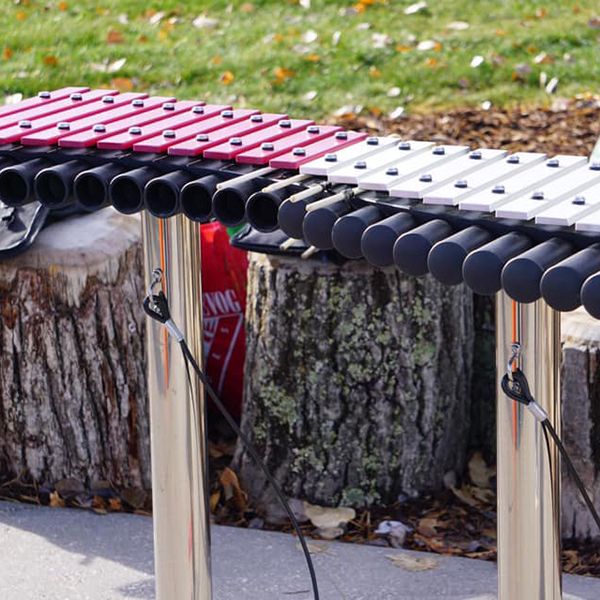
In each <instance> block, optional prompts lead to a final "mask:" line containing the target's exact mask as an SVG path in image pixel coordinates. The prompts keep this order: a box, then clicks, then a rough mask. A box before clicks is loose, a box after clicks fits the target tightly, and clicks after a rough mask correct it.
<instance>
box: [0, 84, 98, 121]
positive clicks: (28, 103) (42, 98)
mask: <svg viewBox="0 0 600 600" xmlns="http://www.w3.org/2000/svg"><path fill="white" fill-rule="evenodd" d="M89 89H90V88H88V87H64V88H60V89H59V90H54V91H53V92H40V93H39V94H38V95H37V96H34V97H33V98H26V99H25V100H21V101H20V102H15V103H14V104H5V105H4V106H0V117H6V116H7V115H12V114H14V113H17V112H22V111H24V110H30V109H32V108H37V107H42V106H44V107H46V106H47V105H48V104H52V102H55V101H56V100H62V99H63V98H67V97H68V96H70V95H71V94H72V93H74V92H75V93H80V94H81V93H83V92H87V91H88V90H89ZM46 114H47V113H46Z"/></svg>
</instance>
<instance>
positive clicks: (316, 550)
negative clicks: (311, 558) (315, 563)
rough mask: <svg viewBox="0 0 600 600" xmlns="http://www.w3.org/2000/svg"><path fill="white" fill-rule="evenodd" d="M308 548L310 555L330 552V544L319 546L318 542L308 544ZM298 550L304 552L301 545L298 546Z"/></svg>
mask: <svg viewBox="0 0 600 600" xmlns="http://www.w3.org/2000/svg"><path fill="white" fill-rule="evenodd" d="M306 547H307V548H308V552H309V554H325V553H326V552H328V551H329V544H319V543H316V542H307V543H306ZM296 548H298V549H299V550H302V546H301V545H300V544H296Z"/></svg>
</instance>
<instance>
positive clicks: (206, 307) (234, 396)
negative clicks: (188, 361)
mask: <svg viewBox="0 0 600 600" xmlns="http://www.w3.org/2000/svg"><path fill="white" fill-rule="evenodd" d="M200 232H201V239H202V307H203V311H204V361H205V368H206V372H207V375H208V377H209V379H210V382H211V384H212V385H213V387H214V388H215V390H216V392H217V394H218V395H219V398H221V400H222V401H223V403H224V404H225V406H226V407H227V408H228V409H229V411H230V412H231V413H232V414H233V415H235V416H238V417H239V416H240V414H241V408H242V395H243V385H244V356H245V350H246V348H245V343H246V339H245V332H244V312H245V310H246V269H247V267H248V258H247V256H246V253H245V252H244V251H242V250H238V249H237V248H233V247H232V246H231V245H230V243H229V235H228V234H227V230H226V229H225V227H224V226H223V225H221V224H220V223H216V222H214V223H207V224H205V225H201V227H200Z"/></svg>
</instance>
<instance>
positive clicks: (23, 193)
mask: <svg viewBox="0 0 600 600" xmlns="http://www.w3.org/2000/svg"><path fill="white" fill-rule="evenodd" d="M50 164H51V163H50V162H48V161H47V160H45V159H43V158H35V159H33V160H28V161H27V162H24V163H21V164H18V165H11V166H9V167H5V168H4V169H2V170H1V171H0V201H2V202H4V204H6V205H7V206H23V205H24V204H29V203H30V202H34V201H35V199H36V198H35V191H34V185H33V181H34V179H35V176H36V175H37V174H38V173H39V172H40V171H41V170H42V169H45V168H46V167H49V166H50Z"/></svg>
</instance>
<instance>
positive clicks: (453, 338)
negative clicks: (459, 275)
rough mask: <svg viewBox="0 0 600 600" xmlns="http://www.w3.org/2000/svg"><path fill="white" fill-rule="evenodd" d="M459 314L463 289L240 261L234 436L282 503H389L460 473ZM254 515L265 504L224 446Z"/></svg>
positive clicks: (239, 460)
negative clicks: (240, 391)
mask: <svg viewBox="0 0 600 600" xmlns="http://www.w3.org/2000/svg"><path fill="white" fill-rule="evenodd" d="M472 313H473V304H472V296H471V293H470V292H468V291H467V290H466V289H465V288H464V287H463V286H457V287H453V288H448V287H445V286H442V285H441V284H439V283H438V282H436V281H435V280H434V279H433V278H431V277H425V278H421V279H415V278H412V277H404V276H403V275H401V274H400V273H399V272H398V271H397V270H396V269H383V270H377V269H373V268H372V267H370V266H368V265H367V264H365V263H364V262H350V263H346V264H345V265H343V266H336V265H332V264H324V263H320V262H318V261H310V262H301V261H298V260H290V259H286V258H280V257H273V256H265V255H257V254H252V255H251V257H250V265H249V272H248V303H247V311H246V333H247V354H246V367H245V368H246V371H245V372H246V383H245V399H244V410H243V416H242V429H243V430H244V432H245V433H246V434H247V435H248V436H249V437H250V438H251V439H252V440H253V442H254V443H255V444H256V445H257V446H258V447H259V450H260V452H261V454H262V455H263V456H265V457H266V462H267V464H268V466H269V468H270V469H271V471H272V472H274V473H275V476H276V478H277V479H278V480H279V482H280V483H282V484H283V486H284V489H285V491H286V492H287V494H288V495H289V496H293V497H298V498H303V499H307V500H309V501H311V502H315V503H319V504H327V505H336V504H339V503H343V504H346V505H354V506H359V505H364V504H369V503H372V502H375V501H383V502H393V501H395V500H396V499H397V497H398V495H399V494H408V495H416V494H419V493H423V492H427V491H431V490H435V489H439V488H440V487H442V486H443V479H444V475H445V474H446V473H447V472H448V471H456V472H462V470H463V467H464V461H465V454H466V448H467V445H468V430H469V412H470V381H471V365H472V345H473V337H474V333H473V315H472ZM236 465H237V468H238V471H239V472H240V475H241V476H242V478H243V480H244V482H245V485H246V487H247V489H248V491H249V493H250V495H251V497H252V498H253V500H254V501H255V502H258V503H259V505H260V504H262V505H263V507H265V506H269V505H270V503H271V492H270V491H269V490H268V489H267V488H266V486H265V481H264V478H263V476H262V474H261V473H260V471H258V470H257V468H256V466H255V465H254V464H253V462H252V460H251V458H250V457H249V456H248V455H247V454H246V453H245V451H244V450H243V448H242V447H241V446H238V451H237V454H236Z"/></svg>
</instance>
